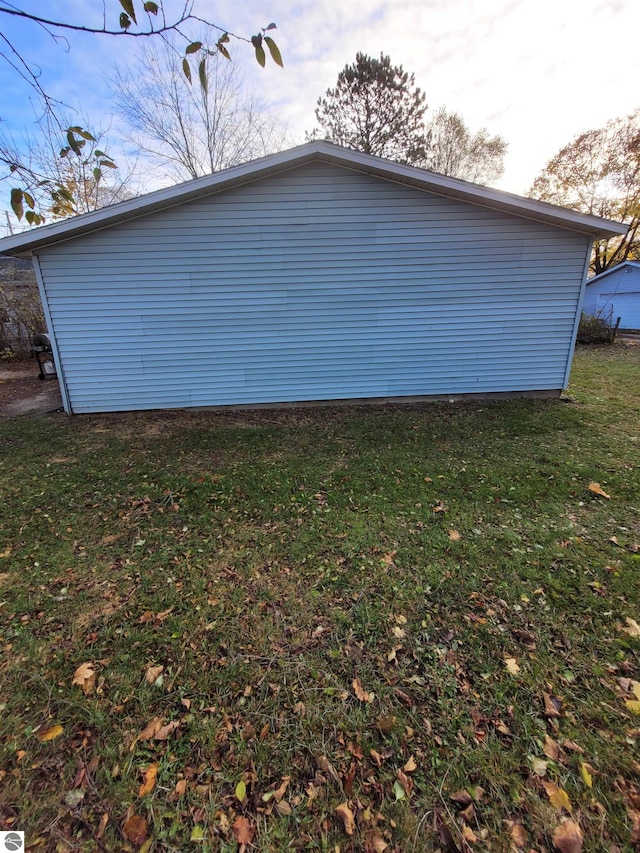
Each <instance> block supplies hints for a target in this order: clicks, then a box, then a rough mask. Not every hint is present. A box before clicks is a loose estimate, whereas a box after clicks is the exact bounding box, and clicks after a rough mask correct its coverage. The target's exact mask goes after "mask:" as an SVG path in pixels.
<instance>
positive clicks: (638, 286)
mask: <svg viewBox="0 0 640 853" xmlns="http://www.w3.org/2000/svg"><path fill="white" fill-rule="evenodd" d="M591 282H592V283H589V284H588V285H587V289H586V293H585V298H584V305H583V309H582V310H583V311H584V312H585V314H602V315H603V316H605V317H608V316H609V314H610V313H611V315H612V317H613V322H614V323H615V322H616V320H617V318H618V317H620V328H622V329H639V328H640V269H639V268H638V267H634V266H624V267H621V268H620V269H618V270H615V271H614V272H610V273H608V274H607V275H604V276H602V278H601V279H600V280H598V278H595V279H592V280H591Z"/></svg>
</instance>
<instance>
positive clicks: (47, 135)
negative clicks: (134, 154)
mask: <svg viewBox="0 0 640 853" xmlns="http://www.w3.org/2000/svg"><path fill="white" fill-rule="evenodd" d="M60 118H61V119H62V120H63V121H64V122H67V123H69V124H70V123H71V119H70V117H69V116H67V115H64V114H63V113H59V114H58V117H57V119H54V118H53V116H52V115H51V114H50V113H49V112H46V113H44V115H43V116H41V118H40V119H39V120H38V121H37V122H36V125H35V128H36V130H35V132H34V133H31V134H28V135H27V136H26V137H25V139H24V140H23V141H22V142H21V143H20V144H18V143H17V141H16V140H15V139H14V138H13V136H12V135H11V134H10V133H9V132H8V130H4V129H3V128H2V126H0V163H3V164H4V165H5V166H7V167H8V168H11V166H12V164H14V172H17V173H18V175H20V174H22V173H23V172H24V173H25V174H27V175H29V176H30V177H31V179H32V183H33V189H32V192H33V193H34V195H35V196H36V199H35V201H36V203H37V205H38V207H39V208H40V209H41V210H43V212H44V214H45V215H46V217H47V218H48V219H64V218H65V217H67V216H71V215H72V214H75V213H88V212H89V211H92V210H97V209H98V208H100V207H106V206H107V205H109V204H115V203H116V202H118V201H123V200H124V199H126V198H131V197H132V196H134V195H135V194H136V179H135V177H134V172H135V169H134V167H133V166H132V165H131V164H128V163H126V162H125V159H124V157H121V158H120V164H119V167H118V168H116V166H115V164H114V163H113V161H112V160H111V158H110V157H109V156H108V155H107V154H106V153H105V150H106V149H107V148H108V147H109V139H108V130H105V129H103V130H97V131H96V135H95V136H93V134H88V135H89V136H91V139H82V138H80V139H79V140H77V144H78V145H79V153H78V154H76V153H74V152H72V151H71V150H70V149H68V148H64V147H63V148H62V149H61V148H60V139H59V135H60V131H59V126H58V119H60ZM83 121H84V122H85V123H86V122H87V120H86V119H83ZM103 149H104V150H103ZM34 178H35V179H36V180H33V179H34Z"/></svg>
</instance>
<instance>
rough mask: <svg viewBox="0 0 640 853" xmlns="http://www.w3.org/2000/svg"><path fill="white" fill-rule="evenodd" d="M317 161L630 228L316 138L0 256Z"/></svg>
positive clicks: (21, 243) (2, 245)
mask: <svg viewBox="0 0 640 853" xmlns="http://www.w3.org/2000/svg"><path fill="white" fill-rule="evenodd" d="M314 160H321V161H323V162H327V163H332V164H334V165H339V166H342V167H345V168H350V169H354V170H357V171H361V172H365V173H367V174H372V175H377V176H378V177H381V178H383V179H385V180H391V181H395V182H397V183H402V184H406V185H408V186H413V187H415V188H417V189H421V190H423V191H428V192H433V193H437V194H439V195H443V196H447V197H450V198H457V199H460V200H461V201H466V202H467V203H471V204H477V205H481V206H483V207H488V208H491V209H494V210H504V211H505V212H508V213H512V214H513V215H515V216H520V217H524V218H528V219H533V220H536V221H539V222H543V223H546V224H550V225H556V226H558V227H560V228H565V229H568V230H571V231H578V232H580V233H584V234H588V235H589V236H591V237H594V238H596V239H603V238H608V237H615V236H621V235H623V234H626V232H627V230H628V228H627V226H626V225H623V224H622V223H619V222H613V221H611V220H606V219H600V218H598V217H595V216H588V215H585V214H582V213H577V212H576V211H572V210H567V209H565V208H561V207H557V206H556V205H551V204H546V203H545V202H541V201H536V200H534V199H528V198H524V197H522V196H517V195H513V194H512V193H507V192H504V191H502V190H496V189H492V188H490V187H483V186H480V185H478V184H472V183H469V182H467V181H462V180H459V179H457V178H449V177H446V176H445V175H438V174H436V173H435V172H427V171H425V170H424V169H419V168H416V167H415V166H404V165H402V164H399V163H394V162H392V161H390V160H383V159H382V158H379V157H373V156H371V155H369V154H363V153H361V152H359V151H351V150H349V149H346V148H341V147H339V146H337V145H333V144H331V143H328V142H322V141H314V142H308V143H305V144H304V145H300V146H298V147H297V148H291V149H288V150H287V151H281V152H278V153H277V154H269V155H267V156H266V157H261V158H259V159H258V160H252V161H251V162H249V163H243V164H242V165H240V166H234V167H232V168H230V169H225V170H224V171H221V172H216V173H214V174H213V175H206V176H204V177H202V178H196V179H195V180H191V181H187V182H185V183H182V184H178V185H176V186H172V187H168V188H166V189H162V190H156V191H154V192H151V193H148V194H146V195H144V196H140V197H138V198H134V199H130V200H128V201H123V202H120V203H119V204H114V205H112V206H110V207H107V208H101V209H100V210H97V211H93V212H91V213H85V214H82V215H80V216H76V217H73V218H71V219H65V220H64V221H62V222H54V223H52V224H51V225H43V226H41V227H39V228H36V229H34V230H33V231H27V232H22V233H21V234H16V235H14V236H12V237H5V238H4V239H2V240H0V254H8V255H16V256H18V257H20V256H22V257H28V256H29V255H30V254H31V253H32V252H34V251H37V250H38V249H40V248H43V247H44V246H48V245H51V244H53V243H58V242H61V241H63V240H69V239H73V238H74V237H78V236H80V235H81V234H87V233H90V232H92V231H97V230H100V229H102V228H108V227H109V226H110V225H114V224H116V223H120V222H126V221H128V220H130V219H136V218H138V217H139V216H144V215H146V214H149V213H153V212H155V211H157V210H164V209H166V208H169V207H173V206H176V205H179V204H184V203H185V202H188V201H193V200H195V199H197V198H201V197H202V196H206V195H209V194H212V193H217V192H221V191H223V190H226V189H230V188H231V187H235V186H240V185H241V184H244V183H249V182H252V181H255V180H258V179H259V178H263V177H267V176H269V175H273V174H277V173H278V172H282V171H286V170H288V169H292V168H296V167H298V166H301V165H304V164H305V163H307V162H311V161H314Z"/></svg>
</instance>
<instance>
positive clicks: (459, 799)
mask: <svg viewBox="0 0 640 853" xmlns="http://www.w3.org/2000/svg"><path fill="white" fill-rule="evenodd" d="M449 799H450V800H451V801H452V802H454V803H457V804H458V805H459V806H468V805H469V804H470V803H472V802H473V797H472V796H471V794H470V793H469V792H468V791H465V790H464V788H462V790H460V791H456V792H455V794H450V795H449Z"/></svg>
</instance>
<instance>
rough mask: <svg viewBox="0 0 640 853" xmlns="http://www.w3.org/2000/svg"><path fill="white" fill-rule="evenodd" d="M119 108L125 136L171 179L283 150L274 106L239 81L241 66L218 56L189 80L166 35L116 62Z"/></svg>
mask: <svg viewBox="0 0 640 853" xmlns="http://www.w3.org/2000/svg"><path fill="white" fill-rule="evenodd" d="M114 95H115V101H116V107H117V111H118V113H119V114H120V115H121V116H122V118H124V119H125V121H126V122H127V124H128V125H129V128H130V131H129V135H130V139H131V141H132V142H133V143H134V144H135V145H136V147H138V148H139V149H140V150H141V151H142V152H144V153H145V154H146V155H148V157H150V158H151V162H152V163H155V164H157V165H158V166H160V167H161V169H162V170H163V171H164V172H165V173H166V174H167V175H168V176H169V177H170V178H172V179H174V180H176V179H177V180H186V179H189V178H197V177H200V176H201V175H205V174H210V173H212V172H217V171H219V170H220V169H224V168H227V167H229V166H235V165H237V164H238V163H242V162H245V161H247V160H251V159H253V158H255V157H260V156H262V155H264V154H268V153H270V152H273V151H277V150H280V149H281V148H282V147H283V145H284V141H285V135H286V134H285V131H284V128H283V126H282V124H281V121H280V119H279V118H278V116H277V114H276V113H275V111H273V110H271V109H270V108H269V105H268V104H267V103H265V102H264V101H260V100H258V98H256V97H255V95H254V94H253V93H252V92H251V91H250V90H247V88H246V87H245V85H244V81H243V76H242V70H241V67H240V65H239V64H238V63H237V61H236V62H234V63H230V62H228V61H226V60H225V59H220V58H219V57H217V56H215V57H212V58H210V59H209V60H208V68H207V85H206V86H201V85H193V84H191V83H190V82H189V81H188V79H187V78H186V77H185V75H184V74H183V73H182V70H181V69H180V67H179V66H177V65H176V61H175V50H174V48H173V46H172V44H171V43H170V42H169V41H158V42H153V43H149V44H146V45H145V46H144V48H143V50H142V51H141V54H140V57H139V60H138V61H137V63H136V64H135V65H134V66H133V67H132V68H129V69H126V70H123V69H116V71H115V76H114Z"/></svg>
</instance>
